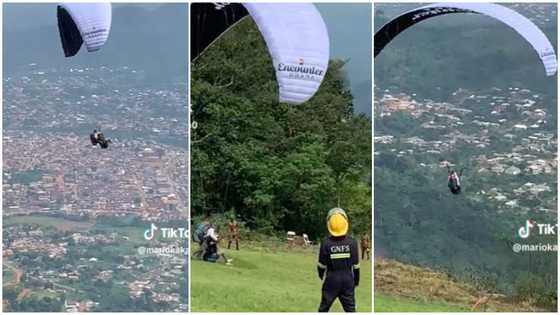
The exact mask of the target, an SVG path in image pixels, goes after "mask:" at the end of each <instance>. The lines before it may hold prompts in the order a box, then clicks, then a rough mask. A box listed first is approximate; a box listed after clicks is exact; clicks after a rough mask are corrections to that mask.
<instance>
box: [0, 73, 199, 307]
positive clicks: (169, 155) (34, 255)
mask: <svg viewBox="0 0 560 315" xmlns="http://www.w3.org/2000/svg"><path fill="white" fill-rule="evenodd" d="M142 78H143V73H142V71H141V70H136V69H132V68H129V67H126V66H124V67H119V68H115V69H111V68H108V67H104V66H102V67H97V68H67V69H43V68H41V66H40V65H37V64H29V65H28V66H27V67H26V68H24V71H22V72H20V74H18V75H17V76H5V77H4V78H3V87H4V95H3V104H4V111H3V124H4V129H3V131H4V132H3V157H4V158H3V257H4V260H3V261H4V264H3V279H4V281H3V284H4V286H3V292H4V295H3V302H4V310H5V311H82V312H84V311H115V310H118V311H186V310H187V277H186V270H187V256H186V250H187V249H186V246H187V243H188V239H187V237H186V235H187V233H186V232H184V230H185V229H186V227H187V224H186V222H187V221H186V219H187V207H188V173H187V159H188V156H187V155H188V152H187V105H186V104H187V102H186V86H185V85H184V83H183V84H181V82H177V84H175V85H167V86H157V87H156V86H150V85H149V84H144V85H143V84H139V83H138V82H142ZM94 129H97V130H99V131H101V132H103V133H104V135H105V136H106V137H107V138H110V139H111V140H112V143H111V145H110V146H109V148H108V149H101V148H100V147H99V146H93V145H92V144H91V143H90V139H89V134H90V133H91V132H92V131H93V130H94ZM165 228H168V229H174V230H175V232H174V233H165V234H162V233H160V232H161V231H162V230H164V229H165ZM154 231H155V232H154ZM181 232H182V233H181ZM152 234H156V236H155V237H154V235H152ZM148 248H156V252H150V251H149V250H148Z"/></svg>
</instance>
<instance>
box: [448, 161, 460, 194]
mask: <svg viewBox="0 0 560 315" xmlns="http://www.w3.org/2000/svg"><path fill="white" fill-rule="evenodd" d="M447 174H448V175H447V187H449V190H450V191H451V193H452V194H454V195H458V194H460V193H461V176H463V169H461V171H460V172H459V174H457V172H455V171H454V170H451V169H450V168H449V165H447Z"/></svg>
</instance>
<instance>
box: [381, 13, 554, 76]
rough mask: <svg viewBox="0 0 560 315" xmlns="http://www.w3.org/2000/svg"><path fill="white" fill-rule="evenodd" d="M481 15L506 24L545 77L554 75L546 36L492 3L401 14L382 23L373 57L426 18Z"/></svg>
mask: <svg viewBox="0 0 560 315" xmlns="http://www.w3.org/2000/svg"><path fill="white" fill-rule="evenodd" d="M452 13H476V14H483V15H486V16H489V17H492V18H494V19H497V20H498V21H500V22H502V23H504V24H506V25H507V26H509V27H511V28H512V29H513V30H515V31H516V32H517V33H518V34H519V35H521V36H522V37H523V38H524V39H525V40H526V41H527V42H528V43H529V44H530V45H531V46H532V47H533V49H534V50H535V51H536V52H537V54H538V56H539V58H540V59H541V61H542V64H543V66H544V69H545V72H546V75H547V76H552V75H554V74H555V73H556V71H557V68H558V63H557V60H556V53H555V52H554V47H553V46H552V44H551V43H550V41H549V40H548V39H547V37H546V35H545V34H544V33H543V32H542V31H541V30H540V29H539V28H538V27H537V26H536V25H535V24H534V23H533V22H531V20H529V19H527V18H526V17H524V16H523V15H521V14H519V13H517V12H515V11H514V10H512V9H509V8H507V7H504V6H502V5H499V4H493V3H438V4H431V5H427V6H424V7H420V8H416V9H414V10H411V11H408V12H405V13H403V14H401V15H399V16H397V17H396V18H394V19H392V20H391V21H389V22H388V23H387V24H385V25H384V26H383V27H382V28H381V29H380V30H379V31H377V32H376V33H375V37H374V56H377V55H378V54H379V53H381V51H382V50H383V48H385V46H387V45H388V44H389V43H390V42H391V41H392V40H393V39H394V38H395V37H397V35H399V34H400V33H401V32H403V31H404V30H406V29H407V28H409V27H411V26H413V25H415V24H416V23H419V22H422V21H424V20H426V19H429V18H432V17H436V16H441V15H446V14H452Z"/></svg>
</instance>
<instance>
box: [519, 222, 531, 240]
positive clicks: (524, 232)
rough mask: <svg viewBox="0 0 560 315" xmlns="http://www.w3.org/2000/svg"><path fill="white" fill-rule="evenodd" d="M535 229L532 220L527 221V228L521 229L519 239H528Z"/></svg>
mask: <svg viewBox="0 0 560 315" xmlns="http://www.w3.org/2000/svg"><path fill="white" fill-rule="evenodd" d="M533 227H534V224H533V222H532V221H531V220H527V221H526V222H525V226H522V227H520V228H519V237H521V238H527V237H529V235H530V234H531V229H532V228H533Z"/></svg>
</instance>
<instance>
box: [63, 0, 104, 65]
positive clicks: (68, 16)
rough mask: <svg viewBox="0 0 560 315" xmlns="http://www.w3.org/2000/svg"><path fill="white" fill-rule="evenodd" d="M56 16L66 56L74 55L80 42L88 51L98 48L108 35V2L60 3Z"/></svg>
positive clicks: (78, 48)
mask: <svg viewBox="0 0 560 315" xmlns="http://www.w3.org/2000/svg"><path fill="white" fill-rule="evenodd" d="M57 17H58V30H59V33H60V41H61V43H62V48H63V49H64V55H65V56H66V57H71V56H74V55H76V54H77V53H78V51H79V50H80V47H81V46H82V43H85V45H86V49H87V50H88V51H89V52H91V51H96V50H99V49H100V48H101V46H103V44H105V42H106V41H107V38H108V37H109V31H110V29H111V4H110V3H62V4H59V5H58V8H57Z"/></svg>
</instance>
